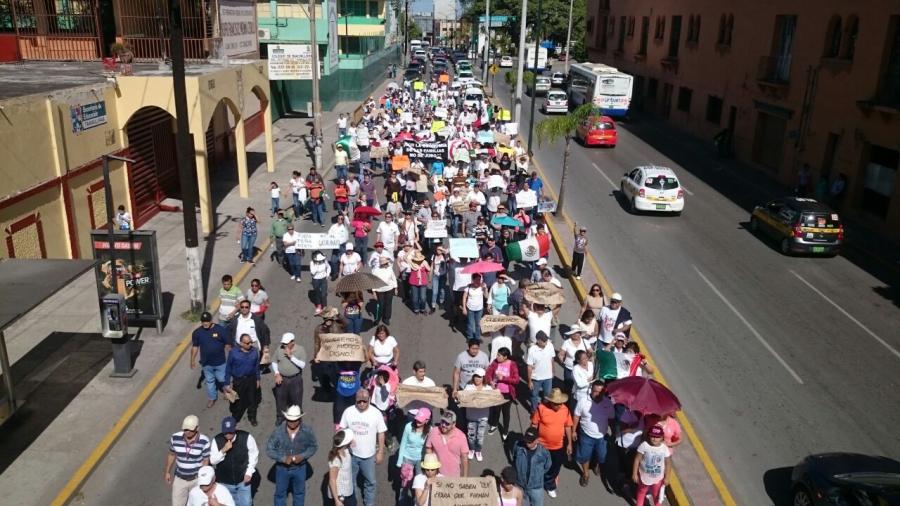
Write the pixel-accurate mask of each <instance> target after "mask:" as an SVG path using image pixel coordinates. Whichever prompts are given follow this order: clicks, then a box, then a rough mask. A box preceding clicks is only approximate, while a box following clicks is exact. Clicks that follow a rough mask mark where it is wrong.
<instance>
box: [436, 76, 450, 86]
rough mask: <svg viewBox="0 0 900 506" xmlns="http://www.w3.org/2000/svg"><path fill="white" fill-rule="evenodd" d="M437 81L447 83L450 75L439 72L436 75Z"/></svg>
mask: <svg viewBox="0 0 900 506" xmlns="http://www.w3.org/2000/svg"><path fill="white" fill-rule="evenodd" d="M438 82H440V83H441V84H449V83H450V75H449V74H441V75H440V76H438Z"/></svg>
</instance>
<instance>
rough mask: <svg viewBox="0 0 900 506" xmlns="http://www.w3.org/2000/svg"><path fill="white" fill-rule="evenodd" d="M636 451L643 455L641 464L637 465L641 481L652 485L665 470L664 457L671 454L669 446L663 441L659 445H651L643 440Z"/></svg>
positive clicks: (659, 478)
mask: <svg viewBox="0 0 900 506" xmlns="http://www.w3.org/2000/svg"><path fill="white" fill-rule="evenodd" d="M637 451H638V453H640V454H641V455H643V458H641V464H640V465H639V466H638V474H639V475H640V476H641V483H643V484H644V485H653V484H654V483H656V482H658V481H659V480H661V479H662V478H663V475H664V474H665V471H666V457H668V456H669V455H672V452H671V451H670V450H669V447H668V446H666V445H665V444H663V443H660V444H659V446H653V445H651V444H650V443H648V442H646V441H644V442H643V443H641V445H640V446H638V449H637Z"/></svg>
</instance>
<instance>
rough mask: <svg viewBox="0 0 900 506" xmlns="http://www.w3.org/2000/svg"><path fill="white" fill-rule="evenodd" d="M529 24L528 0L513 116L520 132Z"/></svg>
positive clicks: (524, 6)
mask: <svg viewBox="0 0 900 506" xmlns="http://www.w3.org/2000/svg"><path fill="white" fill-rule="evenodd" d="M527 22H528V0H522V17H521V19H519V61H517V62H516V65H517V66H518V67H519V72H518V74H517V75H516V96H515V99H514V101H515V104H516V111H515V115H514V116H513V121H517V122H518V123H519V130H520V131H521V128H522V74H523V73H524V72H525V44H526V42H525V41H526V39H527V37H526V34H527V33H528V29H527V27H526V24H527Z"/></svg>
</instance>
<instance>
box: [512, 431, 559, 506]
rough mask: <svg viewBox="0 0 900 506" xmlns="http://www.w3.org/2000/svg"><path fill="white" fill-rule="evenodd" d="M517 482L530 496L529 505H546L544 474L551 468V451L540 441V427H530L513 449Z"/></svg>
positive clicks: (526, 494)
mask: <svg viewBox="0 0 900 506" xmlns="http://www.w3.org/2000/svg"><path fill="white" fill-rule="evenodd" d="M513 465H514V466H515V468H516V474H517V475H518V478H519V481H518V483H516V484H517V485H518V486H520V487H521V488H522V490H523V491H524V492H525V496H526V497H528V504H529V506H544V476H545V475H546V474H547V472H548V471H549V470H550V467H551V465H552V464H551V458H550V452H548V451H547V449H546V448H544V446H543V445H542V444H541V442H540V441H538V429H536V428H534V427H528V429H526V430H525V434H524V435H523V436H522V440H521V441H520V442H519V443H518V444H517V445H516V448H515V450H513Z"/></svg>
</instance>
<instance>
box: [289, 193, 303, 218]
mask: <svg viewBox="0 0 900 506" xmlns="http://www.w3.org/2000/svg"><path fill="white" fill-rule="evenodd" d="M291 195H292V196H293V197H294V218H295V219H298V220H299V219H300V217H302V216H303V204H301V203H300V194H299V193H293V192H291Z"/></svg>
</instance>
